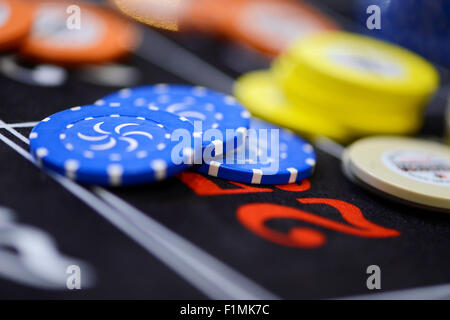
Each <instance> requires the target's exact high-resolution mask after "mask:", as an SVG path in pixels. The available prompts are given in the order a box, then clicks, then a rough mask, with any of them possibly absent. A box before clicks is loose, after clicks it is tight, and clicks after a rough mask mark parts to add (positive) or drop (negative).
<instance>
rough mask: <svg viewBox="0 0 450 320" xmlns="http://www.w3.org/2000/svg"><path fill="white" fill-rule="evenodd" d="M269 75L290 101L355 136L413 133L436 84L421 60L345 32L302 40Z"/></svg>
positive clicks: (434, 73) (431, 69) (433, 73)
mask: <svg viewBox="0 0 450 320" xmlns="http://www.w3.org/2000/svg"><path fill="white" fill-rule="evenodd" d="M272 69H273V73H274V76H275V78H276V79H277V82H278V83H279V85H280V86H281V87H282V88H283V91H284V92H285V94H286V96H287V97H288V99H290V100H291V101H296V102H298V101H301V102H303V103H304V105H305V106H306V107H308V106H314V107H315V108H316V109H315V110H313V111H314V112H316V111H317V112H319V113H320V112H322V113H323V114H326V115H328V116H333V117H334V118H335V119H337V120H338V121H340V122H341V123H342V124H343V125H344V126H346V127H347V128H349V129H350V130H352V131H355V133H356V134H358V135H367V134H377V133H382V134H411V133H415V132H417V131H418V130H419V129H420V127H421V125H422V118H423V116H422V113H423V108H424V107H425V104H426V102H427V100H428V99H429V97H430V95H431V94H432V93H433V92H434V91H435V90H436V88H437V86H438V83H439V77H438V75H437V71H436V70H435V69H434V67H433V66H432V65H431V64H429V63H428V62H426V61H425V60H423V59H422V58H420V57H419V56H417V55H415V54H413V53H411V52H409V51H407V50H404V49H402V48H400V47H397V46H394V45H391V44H388V43H384V42H381V41H378V40H374V39H370V38H367V37H364V36H360V35H355V34H350V33H346V32H327V33H321V34H316V35H313V36H310V37H307V38H305V39H302V40H301V41H299V42H297V43H295V44H294V45H293V46H292V47H291V48H290V49H289V50H288V51H287V52H286V53H284V54H283V55H281V56H280V57H279V58H278V59H277V60H276V61H275V62H274V64H273V66H272ZM317 105H319V106H320V108H317V107H316V106H317Z"/></svg>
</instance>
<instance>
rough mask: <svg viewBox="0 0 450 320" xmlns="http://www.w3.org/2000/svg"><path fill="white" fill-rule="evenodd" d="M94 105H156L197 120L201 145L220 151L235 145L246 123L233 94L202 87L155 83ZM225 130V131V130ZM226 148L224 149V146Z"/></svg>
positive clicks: (246, 115)
mask: <svg viewBox="0 0 450 320" xmlns="http://www.w3.org/2000/svg"><path fill="white" fill-rule="evenodd" d="M95 104H96V105H105V106H126V107H135V108H138V109H140V108H146V107H148V106H152V105H154V106H158V107H159V108H160V109H162V110H165V111H167V112H171V113H174V114H176V115H178V116H182V117H185V118H187V119H189V120H190V121H191V122H193V123H194V121H197V122H196V123H195V124H196V126H195V128H196V131H197V132H202V133H203V142H202V146H203V148H208V147H209V152H210V153H209V154H211V155H212V156H214V155H221V154H222V153H225V152H226V151H227V150H233V149H235V148H237V147H239V145H238V142H239V141H242V140H243V139H241V137H243V136H245V133H246V130H247V129H248V127H249V123H250V113H249V112H248V111H247V110H246V109H245V108H244V107H243V106H242V105H241V104H240V103H239V102H237V100H236V99H235V98H233V97H232V96H229V95H225V94H223V93H219V92H217V91H214V90H211V89H206V88H204V87H194V86H188V85H168V84H156V85H150V86H142V87H136V88H127V89H122V90H120V91H118V92H116V93H113V94H111V95H108V96H106V97H104V98H102V99H100V100H98V101H97V102H96V103H95ZM227 131H228V132H227ZM227 148H228V149H227Z"/></svg>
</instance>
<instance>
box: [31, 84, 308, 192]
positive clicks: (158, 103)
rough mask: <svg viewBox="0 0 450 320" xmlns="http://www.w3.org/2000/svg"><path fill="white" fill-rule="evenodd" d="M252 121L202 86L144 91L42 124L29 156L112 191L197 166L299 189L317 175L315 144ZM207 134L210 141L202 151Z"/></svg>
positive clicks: (227, 98) (229, 100) (238, 107)
mask: <svg viewBox="0 0 450 320" xmlns="http://www.w3.org/2000/svg"><path fill="white" fill-rule="evenodd" d="M251 120H252V121H251V127H250V129H252V130H250V131H249V126H250V114H249V113H248V112H247V110H246V109H245V108H244V107H242V106H241V105H240V104H239V103H238V102H237V101H236V100H235V99H234V98H233V97H231V96H227V95H224V94H221V93H218V92H215V91H212V90H209V89H205V88H203V87H192V86H183V85H153V86H145V87H138V88H132V89H123V90H121V91H119V92H117V93H114V94H111V95H109V96H107V97H105V98H102V99H100V100H98V101H97V102H96V103H95V104H93V105H87V106H80V107H74V108H70V109H67V110H65V111H62V112H59V113H56V114H54V115H51V116H50V117H48V118H46V119H44V120H42V121H41V122H40V123H39V124H38V125H37V126H36V127H34V128H33V130H32V132H31V134H30V150H31V153H32V155H33V156H34V157H35V159H36V161H37V163H38V164H39V165H41V166H42V167H44V168H46V169H49V170H52V171H55V172H57V173H59V174H62V175H65V176H67V177H69V178H71V179H73V180H76V181H78V182H81V183H86V184H95V185H105V186H124V185H136V184H143V183H150V182H153V181H158V180H162V179H165V178H168V177H171V176H174V175H176V174H178V173H180V172H182V171H183V170H186V169H188V168H189V167H190V166H192V165H193V164H201V166H199V167H198V168H197V169H198V170H199V171H200V172H203V173H207V174H209V175H212V176H216V177H221V178H224V179H228V180H232V181H239V182H245V183H254V184H287V183H294V182H298V181H300V180H302V179H304V178H307V177H308V176H309V175H310V174H311V173H312V172H313V170H314V166H315V161H316V156H315V153H314V150H313V148H312V146H311V145H310V144H308V143H307V142H306V141H304V140H302V139H301V138H299V137H298V136H296V135H295V134H293V133H292V132H290V131H287V130H282V129H279V128H278V127H275V126H272V125H269V124H268V123H265V122H262V121H259V120H256V119H251ZM200 131H201V132H200ZM228 131H230V133H229V132H228ZM261 131H264V132H261ZM273 133H275V136H272V134H273ZM252 134H253V135H252ZM202 135H203V137H205V135H206V137H207V139H203V140H204V142H203V143H202V144H200V145H197V143H198V137H199V136H200V137H201V136H202ZM252 137H256V139H257V140H254V139H253V140H252ZM198 147H200V148H198ZM208 148H209V149H210V150H209V153H206V152H205V150H206V149H208ZM199 149H200V150H199ZM242 151H244V153H243V156H242V157H241V155H242ZM199 153H200V156H203V158H202V159H200V161H198V159H199V158H200V157H199ZM252 155H256V157H252ZM219 159H226V161H224V162H223V163H220V160H219ZM230 159H231V160H236V161H237V162H234V163H231V164H230V163H229V161H228V160H230Z"/></svg>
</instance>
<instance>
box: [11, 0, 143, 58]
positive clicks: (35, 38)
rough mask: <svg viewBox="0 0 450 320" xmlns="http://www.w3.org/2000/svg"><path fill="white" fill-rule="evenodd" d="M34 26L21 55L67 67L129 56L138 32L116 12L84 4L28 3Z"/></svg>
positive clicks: (49, 1)
mask: <svg viewBox="0 0 450 320" xmlns="http://www.w3.org/2000/svg"><path fill="white" fill-rule="evenodd" d="M31 6H32V7H33V10H34V23H33V27H32V29H31V31H30V33H29V34H28V36H27V37H26V38H25V39H24V41H23V43H22V45H21V47H20V54H21V55H23V56H25V57H27V58H30V59H33V60H37V61H40V62H48V63H54V64H60V65H67V66H74V65H75V66H77V65H83V64H99V63H106V62H110V61H113V60H117V59H119V58H121V57H123V56H125V55H127V54H129V53H130V52H131V51H132V50H133V49H134V48H135V46H136V45H137V43H138V40H139V38H138V30H137V29H136V27H135V26H134V25H133V23H131V22H129V21H128V20H126V19H125V18H123V17H121V16H120V15H117V14H116V13H114V12H112V11H110V10H108V9H105V8H101V7H97V6H94V5H88V4H85V3H77V2H68V1H60V0H58V1H56V0H53V1H51V0H45V1H36V2H33V3H32V4H31Z"/></svg>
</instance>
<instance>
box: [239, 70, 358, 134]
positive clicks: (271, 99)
mask: <svg viewBox="0 0 450 320" xmlns="http://www.w3.org/2000/svg"><path fill="white" fill-rule="evenodd" d="M234 94H235V96H236V97H237V98H238V100H240V101H241V103H242V104H243V105H244V106H245V107H246V108H247V109H248V110H249V111H250V113H252V114H253V115H254V116H256V117H258V118H261V119H264V120H266V121H269V122H272V123H275V124H277V125H280V126H282V127H285V128H289V129H291V130H293V131H295V132H298V133H300V134H301V135H303V136H306V137H309V138H314V137H315V136H320V135H324V136H327V137H330V138H332V139H334V140H336V141H340V142H348V141H349V140H350V139H352V137H351V135H350V133H349V132H348V131H347V130H346V129H345V128H343V127H341V126H340V125H339V124H337V123H336V122H335V121H333V120H328V119H327V118H326V117H320V116H317V115H316V114H315V113H312V112H308V111H305V108H303V107H302V105H294V104H292V103H290V102H289V101H288V100H287V99H286V98H285V97H284V94H283V92H282V91H281V90H280V89H279V87H278V86H277V85H276V83H275V82H274V80H273V77H272V75H271V74H270V72H268V71H255V72H251V73H248V74H246V75H244V76H242V77H240V78H239V79H238V80H237V82H236V84H235V88H234Z"/></svg>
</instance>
